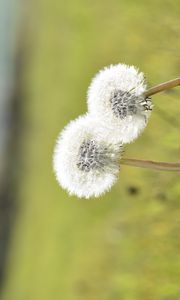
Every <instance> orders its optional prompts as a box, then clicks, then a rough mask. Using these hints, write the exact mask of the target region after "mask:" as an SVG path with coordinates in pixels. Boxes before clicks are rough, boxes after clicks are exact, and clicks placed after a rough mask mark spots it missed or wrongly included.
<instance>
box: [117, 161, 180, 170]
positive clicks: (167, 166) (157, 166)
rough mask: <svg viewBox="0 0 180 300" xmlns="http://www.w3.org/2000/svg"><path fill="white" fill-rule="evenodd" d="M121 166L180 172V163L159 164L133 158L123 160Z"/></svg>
mask: <svg viewBox="0 0 180 300" xmlns="http://www.w3.org/2000/svg"><path fill="white" fill-rule="evenodd" d="M120 164H122V165H128V166H133V167H139V168H147V169H153V170H160V171H176V172H180V162H174V163H171V162H157V161H152V160H141V159H133V158H122V159H121V160H120Z"/></svg>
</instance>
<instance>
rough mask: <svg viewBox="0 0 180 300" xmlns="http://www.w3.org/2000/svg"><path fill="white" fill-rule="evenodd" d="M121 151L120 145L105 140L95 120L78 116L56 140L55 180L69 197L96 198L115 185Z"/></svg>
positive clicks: (86, 116)
mask: <svg viewBox="0 0 180 300" xmlns="http://www.w3.org/2000/svg"><path fill="white" fill-rule="evenodd" d="M121 151H122V149H121V145H120V144H117V143H114V144H112V143H111V142H109V141H107V140H106V135H104V129H102V128H101V127H99V123H98V122H97V121H96V120H95V119H92V118H91V117H90V116H89V115H88V114H87V115H84V116H80V117H79V118H78V119H76V120H74V121H71V122H70V123H69V124H68V125H67V126H66V127H65V129H64V130H63V131H62V133H60V135H59V137H58V140H57V144H56V147H55V151H54V157H53V165H54V171H55V174H56V178H57V180H58V182H59V184H60V185H61V186H62V187H63V188H65V189H66V190H68V192H69V194H70V195H76V196H78V197H84V198H90V197H98V196H100V195H101V194H103V193H104V192H106V191H107V190H109V189H110V188H111V186H112V185H113V184H114V183H115V181H116V179H117V175H118V172H119V159H120V153H121Z"/></svg>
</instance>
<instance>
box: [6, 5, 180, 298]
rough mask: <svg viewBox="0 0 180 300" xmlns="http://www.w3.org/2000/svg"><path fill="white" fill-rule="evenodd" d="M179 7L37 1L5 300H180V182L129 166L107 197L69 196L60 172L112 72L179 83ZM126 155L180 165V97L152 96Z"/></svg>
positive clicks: (31, 23)
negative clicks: (68, 128)
mask: <svg viewBox="0 0 180 300" xmlns="http://www.w3.org/2000/svg"><path fill="white" fill-rule="evenodd" d="M179 12H180V4H179V1H176V0H175V1H164V0H163V1H162V0H158V1H155V0H152V1H142V0H139V1H132V0H128V1H117V0H116V1H115V0H112V1H111V2H109V1H82V0H78V1H72V0H71V1H70V0H68V1H66V2H62V1H61V2H58V1H56V0H53V1H50V0H43V1H42V0H38V1H36V2H35V1H33V2H32V6H31V10H30V13H29V20H28V32H27V36H26V38H27V41H28V47H26V51H27V53H26V54H27V56H26V57H27V58H28V59H27V61H26V68H25V70H26V71H25V73H24V77H23V82H24V87H23V88H24V95H25V96H24V98H22V107H21V108H22V111H23V120H25V121H24V130H23V132H22V133H21V139H20V141H21V142H20V146H19V149H20V151H21V165H23V168H22V166H21V168H22V169H21V172H20V174H21V175H20V176H19V177H18V183H17V188H18V190H17V195H16V197H17V205H18V208H19V211H18V214H17V217H16V222H15V224H14V227H13V229H12V234H11V236H12V239H11V243H10V245H9V249H10V250H9V258H8V262H7V269H6V277H5V283H4V287H3V290H2V293H1V299H2V300H24V299H26V300H36V299H37V300H41V299H42V300H49V299H53V300H57V299H58V300H59V299H65V300H77V299H87V300H90V299H93V300H96V299H97V300H101V299H102V300H106V299H108V300H116V299H118V300H119V299H122V300H179V299H180V287H179V282H180V254H179V249H180V244H179V229H180V222H179V219H180V205H179V199H180V175H179V174H178V173H163V172H156V171H150V170H143V169H142V170H141V169H136V168H131V167H127V166H123V167H122V169H121V172H120V176H119V181H118V183H117V184H116V185H115V186H114V187H113V188H112V190H111V191H110V192H109V193H107V194H106V195H105V196H104V197H101V198H100V199H98V200H97V199H96V200H91V201H83V200H78V199H77V198H76V197H69V196H68V195H67V194H66V192H65V191H63V190H62V189H61V188H60V187H58V185H57V183H56V181H55V179H54V175H53V171H52V151H53V147H54V143H55V139H56V137H57V135H58V133H59V131H60V130H62V128H63V127H64V126H65V125H66V124H67V123H68V122H69V121H70V120H71V119H74V118H76V117H77V116H78V115H80V114H82V113H84V112H85V111H86V102H85V99H86V90H87V87H88V85H89V83H90V80H91V78H92V76H94V74H95V73H96V72H97V71H98V70H99V69H100V68H102V67H103V66H105V65H108V64H111V63H118V62H123V63H126V64H134V65H136V66H138V67H139V68H140V70H142V71H144V72H145V74H146V76H147V80H148V81H149V83H150V85H153V84H156V83H159V82H163V81H165V80H168V79H172V78H175V77H178V75H179V69H180V68H179V51H178V49H179V46H180V39H179V29H180V25H179ZM153 101H154V105H155V107H154V111H153V114H152V117H151V120H150V122H149V125H148V128H147V129H146V131H145V132H144V133H143V134H142V136H141V137H140V138H139V139H138V140H137V141H136V142H135V143H133V144H131V145H129V146H127V147H126V153H125V155H126V157H135V158H142V159H143V158H147V159H154V160H164V161H178V160H179V154H180V144H179V128H180V121H179V109H180V108H179V102H178V101H179V90H178V89H176V91H175V92H172V93H167V94H163V95H157V96H154V98H153Z"/></svg>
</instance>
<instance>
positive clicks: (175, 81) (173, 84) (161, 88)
mask: <svg viewBox="0 0 180 300" xmlns="http://www.w3.org/2000/svg"><path fill="white" fill-rule="evenodd" d="M178 85H180V77H178V78H175V79H172V80H169V81H167V82H164V83H161V84H158V85H156V86H154V87H152V88H150V89H149V90H147V91H146V92H145V93H144V95H145V96H146V97H149V96H152V95H155V94H157V93H160V92H162V91H165V90H168V89H172V88H174V87H176V86H178Z"/></svg>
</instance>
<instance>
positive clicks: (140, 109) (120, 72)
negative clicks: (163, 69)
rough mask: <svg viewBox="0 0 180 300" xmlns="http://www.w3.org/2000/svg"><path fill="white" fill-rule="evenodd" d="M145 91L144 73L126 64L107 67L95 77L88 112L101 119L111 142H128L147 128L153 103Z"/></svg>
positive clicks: (89, 95)
mask: <svg viewBox="0 0 180 300" xmlns="http://www.w3.org/2000/svg"><path fill="white" fill-rule="evenodd" d="M145 90H146V84H145V80H144V75H143V73H139V72H138V70H137V69H136V68H135V67H134V66H127V65H124V64H118V65H114V66H113V65H111V66H110V67H106V68H104V69H103V70H101V71H100V72H99V73H98V74H97V75H96V76H95V78H94V79H93V80H92V83H91V85H90V87H89V90H88V109H89V113H90V114H91V115H92V116H94V117H95V118H97V119H98V120H99V122H100V124H101V126H102V127H104V129H105V131H106V135H107V138H108V139H109V141H111V142H122V143H129V142H131V141H133V140H134V139H135V138H137V136H138V135H139V134H140V133H141V132H142V131H143V129H144V128H145V127H146V125H147V122H148V118H149V116H150V113H151V110H152V103H151V99H150V98H146V97H145V96H144V95H143V94H144V92H145Z"/></svg>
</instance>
